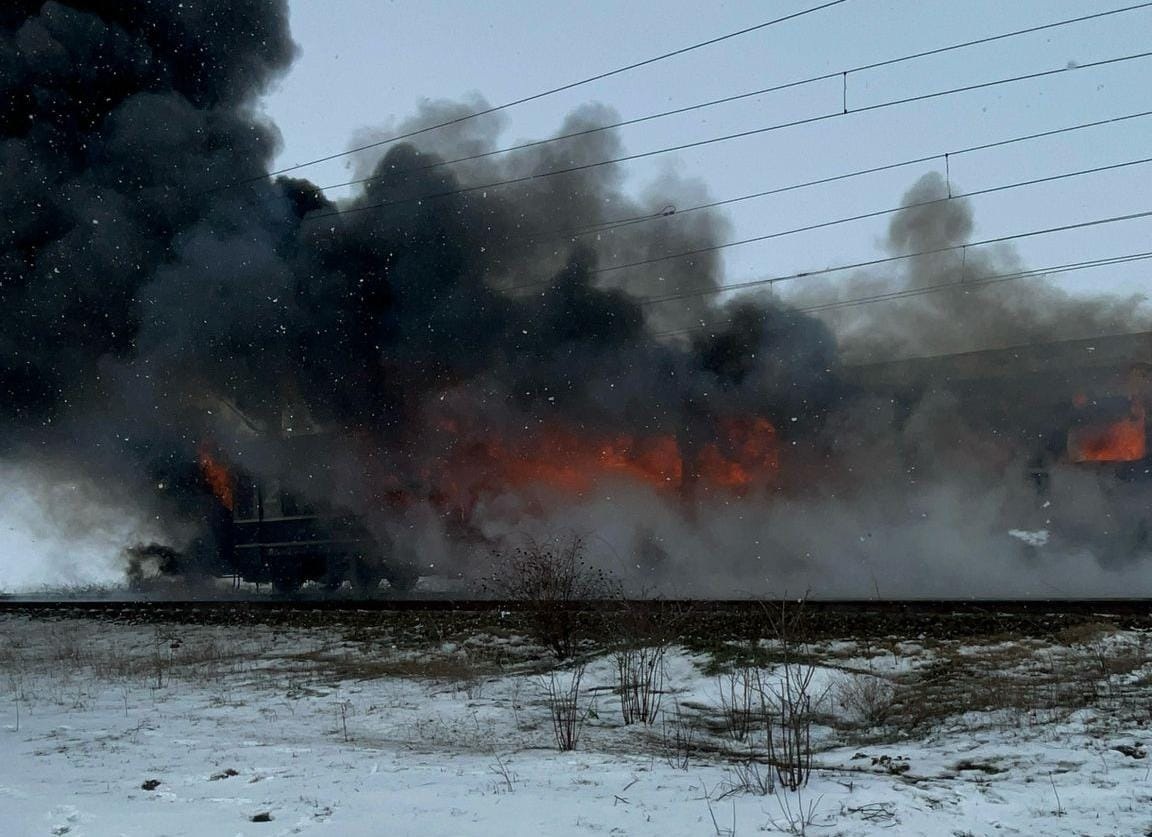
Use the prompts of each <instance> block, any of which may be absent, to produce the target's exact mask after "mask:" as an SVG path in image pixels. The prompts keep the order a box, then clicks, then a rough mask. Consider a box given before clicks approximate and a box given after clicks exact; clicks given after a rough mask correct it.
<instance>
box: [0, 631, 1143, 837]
mask: <svg viewBox="0 0 1152 837" xmlns="http://www.w3.org/2000/svg"><path fill="white" fill-rule="evenodd" d="M719 647H721V648H723V644H722V643H721V644H720V646H719ZM1147 647H1148V645H1147V643H1146V637H1145V636H1144V635H1143V634H1140V633H1136V632H1118V631H1110V630H1106V629H1104V628H1101V629H1091V630H1086V631H1083V632H1082V635H1078V636H1068V637H1065V638H1063V640H1062V641H1038V640H1020V641H1011V640H1007V641H1003V642H997V643H993V644H986V645H973V644H968V645H960V644H957V643H943V642H931V641H927V640H923V639H921V640H920V641H918V642H916V643H912V642H898V641H895V640H893V641H889V642H886V643H882V644H877V643H874V642H873V643H864V642H852V641H840V642H835V643H824V644H822V645H819V646H814V647H813V648H811V649H810V650H811V652H812V653H813V655H814V659H815V660H817V664H816V665H815V667H814V669H813V671H812V679H811V682H810V684H809V689H810V690H811V694H812V695H813V696H814V697H815V698H822V700H820V701H819V706H818V707H817V708H818V711H819V717H820V721H819V722H818V723H817V724H816V726H815V727H814V728H813V732H812V740H813V747H814V750H815V755H814V760H813V766H814V769H813V774H812V777H811V780H810V782H809V783H808V785H807V786H806V787H805V788H803V789H802V790H800V791H799V792H788V791H785V790H782V789H780V788H779V787H777V788H776V789H775V792H774V793H770V794H766V795H765V794H762V793H758V792H756V791H755V790H753V789H752V788H750V787H749V785H755V784H756V781H755V780H756V779H757V778H760V779H765V778H767V777H771V776H772V775H773V771H772V768H771V767H770V766H768V765H767V764H764V763H763V761H762V759H761V758H760V757H761V756H762V753H761V752H760V751H759V749H758V748H759V745H758V744H757V743H756V742H757V740H758V739H757V736H758V735H759V733H758V732H757V731H756V729H757V727H758V725H757V723H756V722H755V720H753V723H752V724H751V726H752V727H753V729H752V730H750V731H749V732H748V735H747V736H746V738H745V740H743V741H740V740H737V737H738V733H737V732H735V731H734V730H733V729H732V728H733V726H738V724H733V722H732V721H733V718H737V717H738V715H733V713H732V712H731V711H726V709H730V706H731V703H732V700H733V695H737V696H738V695H739V694H741V687H742V683H743V680H742V679H741V678H742V677H743V676H744V675H746V674H755V675H756V676H760V677H762V678H763V683H764V684H767V686H766V687H767V688H768V689H769V690H770V692H769V693H771V690H772V689H773V688H774V687H778V686H779V685H780V683H781V678H782V677H783V676H784V674H785V670H784V669H782V668H781V667H780V666H779V665H776V666H771V665H768V666H765V667H764V668H762V669H753V668H748V667H743V666H741V665H737V666H736V668H734V669H733V668H731V667H728V666H727V665H726V664H722V663H718V659H719V657H725V658H726V656H727V655H723V654H721V655H719V656H716V657H714V656H713V655H712V654H710V653H708V652H707V651H705V650H697V651H689V650H686V649H683V648H680V647H677V646H674V647H672V648H670V649H669V650H668V651H667V654H666V656H665V658H664V661H663V672H664V677H663V687H664V693H663V694H662V696H661V711H660V713H659V717H660V720H658V721H657V722H656V723H655V724H654V725H652V726H650V727H648V726H645V725H643V724H633V725H628V726H625V725H623V724H622V722H621V714H620V704H619V699H618V697H617V696H616V695H615V694H614V692H613V686H614V683H615V677H616V667H615V662H614V660H613V658H612V657H611V656H610V655H602V656H593V657H592V658H591V659H590V660H589V661H588V663H587V668H586V670H585V671H584V673H583V678H582V680H581V683H580V686H581V691H580V694H579V698H578V701H579V703H578V705H579V711H580V717H582V718H585V720H584V724H583V727H582V729H581V730H580V738H579V742H578V744H577V747H576V749H575V750H574V751H571V752H559V751H558V750H557V749H556V746H555V740H554V735H553V725H552V711H551V707H550V704H549V698H548V691H549V686H553V685H554V686H556V687H557V688H559V689H561V690H563V688H564V687H565V686H567V685H568V684H569V683H570V681H571V677H572V669H571V668H567V669H562V670H561V671H560V672H559V673H556V672H555V670H554V667H553V664H552V663H550V662H549V661H548V659H547V657H546V655H544V654H543V652H541V651H540V650H539V649H537V648H535V647H533V645H532V644H531V643H530V642H528V641H527V640H525V639H523V638H520V637H517V636H515V635H510V634H499V633H497V632H492V633H486V634H478V635H476V636H472V637H461V636H445V637H443V638H442V639H440V640H439V641H437V642H435V643H433V644H432V645H431V646H430V647H429V646H427V645H416V644H413V643H408V642H404V641H402V640H400V639H399V638H398V637H397V636H396V635H394V634H392V633H390V632H389V631H388V630H386V629H381V630H380V631H375V632H374V631H368V630H357V631H355V632H351V631H348V630H346V629H340V628H337V627H331V628H314V629H308V630H303V629H284V628H274V627H245V628H234V627H224V626H184V625H165V626H150V625H149V626H142V625H126V624H114V623H109V622H104V621H85V620H75V619H71V620H45V619H28V618H25V617H15V616H13V617H8V618H5V619H4V620H3V621H0V756H2V758H0V834H3V835H6V836H7V837H23V835H63V834H68V835H75V836H76V837H80V835H88V836H89V837H95V836H96V835H148V837H156V835H196V836H197V837H199V835H229V837H230V836H231V835H287V834H329V835H341V837H343V835H349V837H355V835H372V837H376V836H377V835H489V834H491V835H533V837H535V835H566V834H594V833H602V834H623V835H650V834H651V835H662V837H673V835H703V837H707V836H708V835H730V834H737V835H743V834H754V833H762V832H767V833H776V832H781V831H782V832H785V833H788V832H790V831H791V832H792V833H802V832H803V831H804V828H806V829H807V831H806V833H810V834H829V835H838V834H843V835H860V834H874V833H893V834H901V835H911V834H924V835H963V834H974V835H975V834H1027V835H1040V834H1044V835H1059V834H1068V835H1085V834H1088V835H1112V834H1117V835H1139V834H1146V833H1150V829H1152V804H1150V803H1152V780H1150V776H1149V765H1150V764H1152V759H1148V758H1146V757H1145V753H1146V750H1145V746H1146V744H1148V743H1150V742H1149V741H1148V738H1149V732H1148V724H1150V723H1152V713H1150V711H1149V707H1152V696H1149V695H1147V694H1145V693H1146V692H1148V691H1149V690H1150V689H1152V687H1150V686H1149V685H1148V683H1149V682H1152V665H1150V664H1149V662H1148V660H1147V655H1146V653H1145V649H1146V648H1147ZM768 650H769V651H771V649H770V648H769V649H768ZM869 686H873V687H876V688H869ZM982 690H985V691H982ZM853 696H855V699H853ZM845 704H847V705H845ZM870 713H871V714H873V715H874V717H873V718H871V722H866V721H865V720H864V719H863V717H862V716H863V715H865V714H870ZM585 716H586V717H585ZM688 739H690V740H688ZM678 741H679V743H678ZM1118 748H1119V749H1118ZM750 754H751V756H750ZM804 820H807V821H808V825H807V826H805V825H804Z"/></svg>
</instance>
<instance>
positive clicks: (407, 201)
mask: <svg viewBox="0 0 1152 837" xmlns="http://www.w3.org/2000/svg"><path fill="white" fill-rule="evenodd" d="M1148 57H1152V51H1148V52H1140V53H1135V54H1132V55H1124V56H1120V57H1118V58H1108V59H1104V60H1101V61H1094V62H1091V63H1088V64H1079V65H1074V66H1066V67H1059V68H1057V69H1053V70H1043V71H1040V72H1035V73H1027V74H1024V75H1019V76H1012V77H1010V78H1004V79H996V80H995V81H987V82H981V83H979V84H969V85H965V86H963V87H954V88H950V89H948V90H939V91H936V92H934V93H923V94H920V95H917V96H909V97H907V98H904V99H894V100H891V101H888V102H880V103H877V104H874V105H868V106H866V107H862V108H857V109H855V110H849V111H843V112H842V111H837V112H835V113H828V114H822V115H820V116H812V117H807V118H805V119H797V120H793V121H790V122H782V123H777V124H774V125H767V126H764V127H761V128H753V129H751V130H747V131H740V132H737V133H734V134H725V135H724V136H719V137H711V138H709V139H703V140H696V141H695V142H687V143H681V144H679V145H672V146H666V147H664V148H657V149H654V150H651V151H642V152H638V153H635V154H626V155H624V156H622V157H614V158H612V159H609V160H599V161H597V162H594V163H583V164H581V165H577V166H569V167H567V168H563V169H554V170H552V171H546V172H537V173H535V174H529V175H524V176H522V177H513V178H509V179H506V180H497V181H493V182H490V183H484V184H480V185H476V186H464V187H461V188H459V189H449V190H446V191H443V192H433V193H431V194H427V195H421V196H419V197H414V198H404V199H401V200H396V201H383V202H381V203H374V204H366V205H364V206H354V207H348V208H344V209H336V210H332V211H329V212H319V213H314V214H311V215H308V216H306V217H305V218H304V219H302V222H310V221H319V220H321V219H324V218H332V217H335V216H337V215H340V216H347V215H351V214H354V213H360V212H370V211H374V210H378V209H390V208H392V207H397V206H407V205H411V204H415V203H422V202H423V201H427V200H438V199H440V198H446V197H451V196H454V195H463V194H469V193H472V192H480V191H487V190H488V189H496V188H499V187H501V186H510V185H514V184H517V183H527V182H529V181H532V180H539V179H541V178H545V177H556V176H559V175H562V174H573V173H575V172H580V171H587V170H589V169H595V168H599V167H601V166H607V165H612V164H615V163H626V162H630V161H632V160H641V159H645V158H648V157H654V156H656V155H659V154H667V153H670V152H673V151H685V150H688V149H692V148H700V147H702V146H706V145H713V144H715V143H720V142H728V141H730V140H734V139H743V138H745V137H750V136H757V135H760V134H766V133H769V132H772V131H779V130H782V129H785V128H795V127H798V126H801V125H811V124H815V123H818V122H824V121H827V120H830V119H840V118H843V117H845V116H852V115H855V114H860V113H868V112H871V111H876V110H881V109H884V108H890V107H896V106H897V105H906V104H911V103H914V102H922V101H926V100H928V99H934V98H938V97H940V96H950V95H954V94H956V93H967V92H971V91H974V90H983V89H987V88H990V87H996V86H999V85H1004V84H1013V83H1016V82H1020V81H1028V80H1033V79H1038V78H1045V77H1047V76H1053V75H1058V74H1061V73H1072V72H1078V71H1080V70H1089V69H1094V68H1097V67H1103V66H1106V65H1111V64H1118V63H1121V62H1124V61H1135V60H1138V59H1142V58H1148Z"/></svg>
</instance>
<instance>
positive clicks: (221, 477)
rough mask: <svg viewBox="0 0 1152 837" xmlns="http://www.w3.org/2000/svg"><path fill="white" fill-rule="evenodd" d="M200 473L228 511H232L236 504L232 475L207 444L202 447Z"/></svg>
mask: <svg viewBox="0 0 1152 837" xmlns="http://www.w3.org/2000/svg"><path fill="white" fill-rule="evenodd" d="M199 462H200V473H201V474H202V475H203V477H204V481H205V482H206V483H208V487H209V488H211V489H212V493H213V494H215V495H216V499H217V500H219V501H220V502H221V503H222V504H223V505H224V507H225V508H226V509H228V511H232V507H233V505H234V504H235V495H234V492H233V489H232V475H231V473H229V471H228V468H227V466H226V465H224V464H223V463H222V462H220V461H219V460H218V459H216V458H215V457H214V456H212V453H211V451H209V450H208V447H207V446H206V445H202V446H201V447H200V455H199Z"/></svg>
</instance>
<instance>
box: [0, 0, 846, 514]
mask: <svg viewBox="0 0 1152 837" xmlns="http://www.w3.org/2000/svg"><path fill="white" fill-rule="evenodd" d="M294 51H295V46H294V44H293V42H292V40H291V38H290V35H289V32H288V27H287V10H286V3H285V2H284V1H283V0H244V1H243V2H223V0H212V1H211V2H198V3H185V4H172V3H164V2H123V3H99V2H84V1H83V0H73V2H47V3H30V2H22V3H16V4H14V5H13V4H8V5H6V6H5V9H4V11H2V12H0V215H2V217H3V218H4V219H5V220H4V223H3V224H2V225H0V296H2V298H3V302H4V305H3V306H2V307H0V393H2V403H0V422H2V423H3V432H2V435H0V456H4V457H5V458H9V459H12V460H13V461H20V462H22V463H25V464H26V463H29V462H30V463H32V464H33V466H34V467H35V468H36V469H37V470H39V471H42V472H50V473H53V474H68V475H69V478H73V477H74V478H80V477H83V478H86V479H88V480H96V481H108V483H107V484H110V485H115V486H116V493H117V494H122V495H123V496H124V497H125V498H126V500H127V501H129V502H132V503H136V504H138V505H139V506H140V507H141V508H145V509H147V510H148V512H149V513H150V514H155V515H156V516H159V517H162V518H166V517H172V518H173V519H174V520H177V521H181V520H182V521H183V525H182V526H181V525H178V526H174V530H179V531H180V532H181V533H182V536H185V535H187V532H188V526H189V525H191V526H192V527H195V525H196V524H197V521H198V520H200V519H201V518H202V517H203V516H204V515H205V514H206V512H205V511H204V506H203V504H202V503H200V502H199V501H198V500H197V499H196V495H197V493H198V492H199V493H203V490H204V486H203V481H202V480H200V479H199V477H198V475H197V471H196V467H195V460H196V457H197V451H198V448H199V446H201V445H202V444H204V441H205V439H208V438H211V440H212V443H213V444H214V445H217V446H218V447H219V448H221V449H223V450H224V453H225V456H226V458H228V459H229V460H231V461H233V462H236V463H238V464H240V465H243V466H244V467H247V468H249V469H250V470H253V471H255V472H257V473H261V472H266V473H270V474H271V473H275V474H277V475H287V476H286V477H285V478H287V479H290V480H292V481H293V482H294V485H293V487H294V488H295V489H297V490H299V491H302V492H303V493H305V494H311V495H313V496H316V497H321V498H337V499H338V500H339V501H340V502H341V503H343V504H345V505H349V506H352V507H353V508H356V509H357V510H359V511H362V512H365V513H367V514H372V513H379V514H380V515H381V516H386V515H385V513H384V511H382V504H383V502H384V501H383V499H382V498H383V495H385V494H386V493H387V489H388V488H392V487H395V486H397V485H399V486H401V487H403V488H405V489H408V488H411V487H412V486H414V485H420V484H421V482H422V481H423V482H425V483H426V482H427V473H428V471H429V468H430V467H433V466H434V462H435V460H436V459H437V458H438V457H441V456H444V455H446V454H447V453H449V452H450V451H451V449H452V448H453V446H456V445H459V444H460V441H459V435H460V434H459V433H450V432H444V431H442V430H440V429H438V428H439V427H440V426H441V424H442V423H443V422H446V421H451V422H453V426H455V427H460V426H463V427H465V428H466V430H467V432H466V434H465V435H468V434H472V433H485V434H497V435H500V434H505V435H507V436H509V437H512V436H515V435H516V434H523V433H525V432H531V429H532V428H533V427H535V426H540V425H543V424H545V423H547V422H554V421H556V420H557V417H560V418H561V419H562V420H563V423H564V424H565V426H567V427H570V428H574V429H575V430H576V431H578V432H580V433H588V434H597V433H622V432H623V433H634V434H638V435H651V434H657V433H671V434H674V435H676V436H677V437H678V438H680V439H681V440H682V442H683V444H684V446H685V450H689V451H690V450H693V449H696V448H699V447H700V445H702V444H705V443H706V442H707V441H708V440H709V439H711V438H712V437H714V436H715V434H716V428H717V426H718V423H719V422H721V421H722V420H723V418H724V417H725V416H726V415H736V414H740V415H747V414H753V415H764V416H766V417H769V418H771V419H773V420H774V421H779V420H781V419H782V418H783V417H784V416H795V415H797V414H802V415H805V416H813V417H816V416H820V415H822V414H823V413H824V412H826V410H827V408H828V406H829V405H830V403H831V402H832V401H833V400H834V399H835V398H836V397H837V387H836V383H835V366H836V363H835V357H834V345H833V341H832V339H831V336H830V334H829V333H828V332H827V331H826V330H825V329H824V328H823V327H822V326H820V325H819V323H817V322H815V321H804V322H802V323H801V327H799V328H796V327H795V325H796V323H795V322H794V320H795V317H794V315H789V314H787V312H784V311H782V310H779V309H777V308H773V307H769V306H761V305H757V306H750V305H747V304H746V305H744V306H743V307H740V308H739V309H738V310H737V311H736V315H735V316H734V317H732V320H733V325H732V326H731V327H727V328H724V329H721V330H720V331H719V332H716V333H708V334H706V335H704V336H700V337H694V338H691V339H683V340H677V341H669V340H662V339H658V338H657V337H655V336H654V335H655V334H656V333H657V332H660V331H662V330H667V329H676V328H683V327H686V326H690V325H693V324H696V323H699V322H700V321H701V320H702V319H706V320H711V319H716V318H718V312H716V311H715V310H714V309H713V306H712V303H711V302H710V301H708V300H707V298H704V297H700V298H696V299H694V300H690V301H686V302H685V303H684V304H683V305H681V306H659V307H658V308H657V307H652V308H649V307H647V306H645V305H644V304H643V301H644V298H645V297H647V296H656V295H662V294H668V293H678V292H684V291H708V290H712V289H715V288H717V287H718V286H719V285H720V284H721V282H722V280H721V277H720V275H719V259H718V256H716V255H715V253H705V254H703V255H700V256H697V257H693V258H691V259H682V260H673V261H668V262H662V263H658V264H655V265H651V266H647V267H641V268H635V269H628V270H621V271H612V270H605V268H611V267H612V266H613V265H617V264H624V263H628V262H633V261H642V260H645V259H650V258H652V257H654V256H658V255H663V254H666V253H669V252H676V251H680V250H699V249H701V248H707V247H709V246H711V245H714V244H717V243H720V241H722V239H723V236H724V233H725V224H724V222H723V221H722V219H720V218H719V217H718V216H715V215H710V214H708V213H703V212H701V213H694V214H693V215H692V216H691V217H685V218H684V219H674V220H675V223H640V224H635V225H630V226H625V227H621V228H617V229H612V230H608V231H605V232H602V233H598V234H594V235H584V234H580V231H582V230H587V229H589V228H591V227H596V226H599V225H604V224H606V223H609V224H610V223H611V222H614V221H617V220H619V219H621V218H638V217H644V216H660V215H662V214H664V213H666V212H667V211H668V208H669V207H674V206H675V205H676V204H677V203H678V202H679V203H685V202H692V201H693V200H694V199H698V198H699V196H700V194H701V193H702V192H701V189H700V187H699V186H698V185H696V184H692V183H690V182H683V181H681V180H679V179H677V178H675V177H672V176H669V177H668V178H666V179H665V181H664V182H662V183H659V184H657V185H656V186H654V187H652V188H651V189H650V190H649V191H648V192H647V193H644V194H643V195H642V196H641V197H639V198H636V197H632V196H631V195H630V193H629V192H628V191H626V189H625V184H624V173H623V171H622V170H621V169H620V168H619V167H615V166H595V167H591V168H587V169H584V170H582V171H578V172H572V173H568V174H563V175H558V176H550V177H539V178H534V179H527V180H524V181H523V182H520V183H517V184H514V185H511V186H505V187H493V188H491V189H471V190H470V189H469V187H474V186H478V185H483V184H488V183H494V182H496V181H500V180H507V179H515V178H528V177H530V176H533V175H544V174H547V173H548V172H550V171H554V170H556V169H559V168H571V167H574V166H580V165H582V164H586V163H594V162H599V161H601V160H604V159H608V158H611V157H613V156H618V155H619V154H620V153H621V151H622V148H621V146H620V140H619V138H618V136H617V135H616V134H615V133H614V132H612V131H598V132H592V133H588V134H586V135H584V136H581V137H579V138H575V139H568V140H564V141H560V142H556V143H552V144H548V145H541V146H537V147H536V148H533V149H530V150H526V151H524V152H521V153H517V154H513V155H505V156H496V157H490V158H486V159H484V160H479V161H475V162H473V163H469V164H467V165H459V166H435V165H433V164H435V163H436V162H437V161H439V160H443V159H451V158H454V157H457V156H461V155H466V154H473V153H476V152H477V151H486V150H489V149H491V148H492V147H493V146H494V144H495V142H496V139H497V137H498V135H499V132H500V127H501V123H500V122H499V120H498V119H497V118H495V117H492V118H485V119H477V120H473V121H470V122H467V123H463V124H462V125H460V126H458V127H457V128H455V129H453V130H451V131H447V132H444V133H442V134H431V135H429V137H428V139H426V140H424V139H422V140H421V141H420V142H419V143H404V144H396V145H392V146H389V147H387V148H386V150H385V151H384V152H383V153H382V154H380V155H379V156H378V157H377V158H374V159H371V161H370V162H367V163H363V162H362V163H360V165H361V166H362V167H365V168H364V170H363V172H362V173H364V174H369V175H371V176H372V179H371V180H370V182H368V183H366V184H364V185H363V186H361V187H358V190H357V191H356V193H355V194H354V195H353V196H352V197H351V198H349V199H347V200H344V201H342V202H340V203H339V204H336V203H333V202H332V201H331V200H330V199H329V198H327V197H326V196H325V195H324V194H323V193H322V192H321V191H320V190H319V189H317V188H316V187H315V186H314V185H312V184H310V183H308V182H307V181H304V180H300V179H294V178H284V177H280V178H268V177H263V176H262V175H263V174H264V173H265V172H267V171H268V170H269V166H270V162H271V160H272V158H273V156H274V154H275V152H276V149H277V144H278V134H277V131H276V129H275V127H274V126H272V125H270V124H269V123H268V122H267V121H266V120H264V119H263V118H262V117H261V116H260V114H259V111H258V109H257V100H258V97H259V96H260V94H261V93H262V92H263V91H265V90H266V89H267V87H268V85H269V84H270V83H271V82H273V81H274V80H275V79H276V78H277V77H278V75H280V74H281V73H283V72H284V71H285V70H286V69H287V67H288V66H289V65H290V63H291V60H292V57H293V54H294ZM482 105H483V103H482V102H480V101H476V102H469V103H465V104H460V103H449V102H437V103H428V104H427V105H425V106H424V107H423V108H422V109H421V111H420V112H419V113H418V114H417V115H416V116H415V117H414V118H413V120H412V122H413V123H414V124H427V123H429V122H434V121H442V120H443V119H444V118H446V117H454V116H459V115H461V114H462V113H464V112H467V111H468V110H469V109H472V108H475V107H477V106H482ZM614 119H615V116H614V114H612V113H611V112H609V111H608V110H606V109H605V108H602V107H599V106H587V107H585V108H581V109H579V110H577V111H575V112H574V113H572V114H571V115H570V116H569V117H568V119H567V120H566V121H565V122H564V124H563V125H561V126H559V128H558V131H557V133H558V134H569V133H573V132H577V131H581V130H586V129H589V128H594V127H598V126H599V125H602V124H605V123H606V122H610V121H613V120H614ZM427 196H438V197H427ZM380 204H389V206H386V207H380V206H379V205H380ZM338 210H339V211H338ZM360 210H364V211H360ZM785 319H787V320H789V323H788V327H787V328H780V327H779V326H781V325H783V320H785ZM437 422H440V423H441V424H437ZM293 424H295V425H296V427H293V426H292V425H293ZM814 426H815V422H805V423H804V424H803V425H801V427H804V428H805V429H806V430H807V431H808V432H811V431H812V428H813V427H814ZM252 427H256V428H259V429H260V430H262V431H264V432H262V433H260V434H251V433H249V432H247V431H246V428H247V429H251V428H252ZM305 428H307V429H314V428H323V429H324V430H325V431H326V432H325V434H324V435H323V437H322V438H320V439H318V440H316V441H315V442H314V443H312V444H309V445H306V446H299V445H297V446H295V447H294V448H293V449H292V451H288V450H286V449H282V448H281V446H279V445H278V444H277V442H276V439H277V438H278V437H279V436H280V435H281V434H285V433H291V432H292V431H293V430H296V431H299V430H302V429H305ZM157 487H159V488H160V489H162V491H161V496H160V499H157V496H156V495H157ZM425 487H427V486H425ZM165 496H167V497H169V498H175V500H174V501H171V502H166V501H165V500H164V499H163V498H164V497H165Z"/></svg>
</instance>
